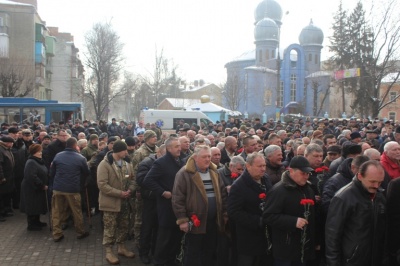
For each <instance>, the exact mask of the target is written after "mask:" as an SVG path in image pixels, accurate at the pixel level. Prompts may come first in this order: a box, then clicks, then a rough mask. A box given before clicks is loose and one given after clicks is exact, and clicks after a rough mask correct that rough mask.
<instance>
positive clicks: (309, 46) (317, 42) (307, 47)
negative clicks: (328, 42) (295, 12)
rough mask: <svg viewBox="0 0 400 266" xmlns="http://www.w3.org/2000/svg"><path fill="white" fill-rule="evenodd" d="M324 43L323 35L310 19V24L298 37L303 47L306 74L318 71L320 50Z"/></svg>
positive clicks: (319, 67)
mask: <svg viewBox="0 0 400 266" xmlns="http://www.w3.org/2000/svg"><path fill="white" fill-rule="evenodd" d="M323 41H324V33H323V32H322V30H321V29H320V28H318V27H316V26H314V23H313V21H312V19H311V21H310V24H309V25H308V26H307V27H305V28H303V30H302V31H301V33H300V36H299V42H300V45H301V46H303V49H304V54H305V57H306V71H307V73H308V74H311V73H314V72H317V71H320V69H321V49H322V43H323Z"/></svg>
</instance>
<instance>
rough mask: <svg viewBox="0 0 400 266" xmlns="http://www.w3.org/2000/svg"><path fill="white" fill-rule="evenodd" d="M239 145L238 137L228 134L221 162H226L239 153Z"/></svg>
mask: <svg viewBox="0 0 400 266" xmlns="http://www.w3.org/2000/svg"><path fill="white" fill-rule="evenodd" d="M237 147H238V144H237V139H236V138H234V137H232V136H228V137H226V138H225V147H224V148H223V149H222V150H221V163H222V164H226V163H229V162H230V161H231V158H232V157H233V156H235V155H237V152H236V149H237Z"/></svg>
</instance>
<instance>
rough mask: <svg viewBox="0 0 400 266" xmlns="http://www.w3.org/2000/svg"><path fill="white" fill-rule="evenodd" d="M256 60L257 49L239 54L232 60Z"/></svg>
mask: <svg viewBox="0 0 400 266" xmlns="http://www.w3.org/2000/svg"><path fill="white" fill-rule="evenodd" d="M251 60H256V50H250V51H247V52H244V53H243V54H241V55H239V56H238V57H235V58H233V59H232V60H231V61H230V62H237V61H251Z"/></svg>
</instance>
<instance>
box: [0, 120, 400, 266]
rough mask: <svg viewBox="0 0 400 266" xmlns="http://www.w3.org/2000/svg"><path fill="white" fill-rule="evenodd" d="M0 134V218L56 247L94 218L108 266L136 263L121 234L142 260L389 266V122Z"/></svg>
mask: <svg viewBox="0 0 400 266" xmlns="http://www.w3.org/2000/svg"><path fill="white" fill-rule="evenodd" d="M1 133H2V135H1V138H0V221H1V222H5V221H6V220H7V219H8V217H10V216H12V215H13V213H14V211H15V210H16V209H20V211H21V212H23V213H25V214H26V216H27V230H28V231H37V230H42V228H43V227H46V226H51V228H52V234H53V239H54V241H55V242H60V241H62V239H63V238H64V234H63V230H65V229H66V227H68V226H69V223H70V222H69V220H70V219H71V218H72V219H73V224H74V227H75V230H76V234H77V239H83V238H86V237H88V236H89V232H87V231H85V224H84V219H83V215H84V214H83V213H86V215H88V217H91V216H93V215H98V214H99V215H101V216H102V225H103V227H104V231H103V245H104V248H105V250H106V260H107V261H108V262H109V263H110V264H118V263H119V258H118V255H120V256H125V257H128V258H134V257H135V253H134V252H133V251H132V250H129V249H128V248H127V247H126V246H125V242H126V241H127V240H128V239H129V238H131V237H132V238H133V239H134V241H135V244H136V246H137V248H138V251H139V257H140V259H141V261H142V262H143V263H145V264H150V263H152V264H154V265H187V266H193V265H203V266H209V265H221V266H225V265H226V266H253V265H254V266H257V265H276V266H280V265H282V266H283V265H284V266H286V265H293V266H294V265H296V266H297V265H307V266H308V265H318V266H319V265H360V266H366V265H370V266H379V265H382V266H383V265H385V266H395V265H400V237H399V236H400V229H399V228H400V196H398V195H400V178H398V177H400V144H399V143H400V126H399V125H397V123H396V122H394V121H383V120H380V119H374V120H369V119H362V120H356V119H349V120H346V119H340V120H338V119H320V120H318V119H307V118H305V119H294V120H293V121H289V122H287V123H283V122H280V121H274V120H273V119H269V120H268V122H267V123H261V121H260V119H259V118H254V119H243V120H241V119H238V118H230V119H229V121H220V122H219V121H218V122H217V123H214V124H213V123H210V124H208V125H204V124H200V125H196V124H192V125H189V124H187V123H185V121H184V120H181V121H179V124H177V125H176V130H175V131H174V132H168V131H166V130H164V131H163V130H161V129H160V128H158V127H157V126H156V125H155V124H145V123H144V122H143V121H139V122H138V123H137V124H136V123H133V122H124V121H120V122H119V123H117V121H116V119H112V122H111V123H110V124H108V125H107V124H106V123H104V122H102V121H100V122H99V123H96V122H90V121H87V120H85V121H83V122H81V121H79V120H76V121H74V123H72V121H69V122H68V123H66V124H65V123H63V122H59V123H58V124H56V123H50V124H49V125H43V124H41V123H40V121H39V120H35V121H34V123H33V124H32V125H29V124H23V125H20V124H18V123H12V124H10V125H9V124H7V123H3V124H2V125H1ZM47 211H50V212H51V224H50V225H47V223H46V222H44V221H41V220H40V215H42V214H46V212H47ZM89 221H90V219H89ZM115 244H116V245H117V254H116V253H115V252H114V251H113V246H114V245H115Z"/></svg>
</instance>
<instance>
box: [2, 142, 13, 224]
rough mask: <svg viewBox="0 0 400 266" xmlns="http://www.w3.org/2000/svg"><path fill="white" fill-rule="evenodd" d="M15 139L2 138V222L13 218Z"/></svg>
mask: <svg viewBox="0 0 400 266" xmlns="http://www.w3.org/2000/svg"><path fill="white" fill-rule="evenodd" d="M13 145H14V139H13V138H11V137H8V136H3V137H1V138H0V221H2V222H4V221H5V217H8V216H12V215H13V212H12V208H11V196H12V195H11V193H12V192H13V190H14V166H15V162H14V156H13V154H12V152H11V148H12V146H13Z"/></svg>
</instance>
